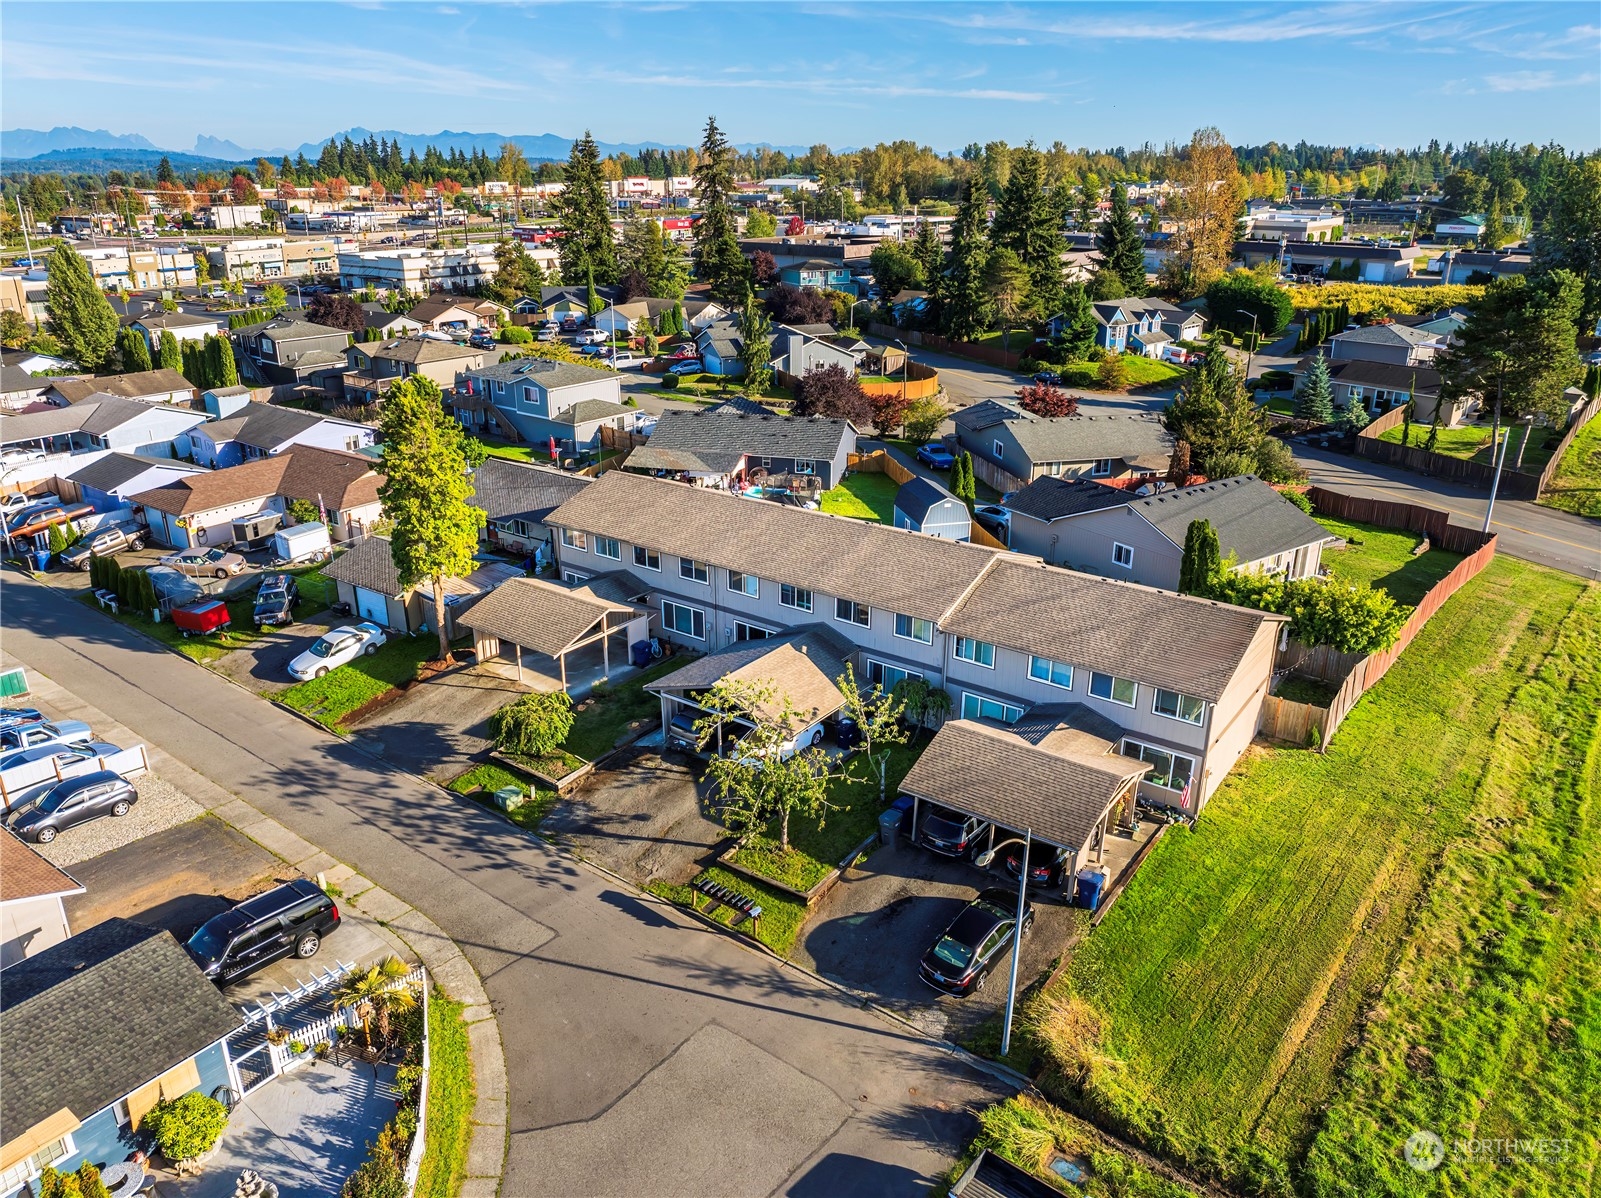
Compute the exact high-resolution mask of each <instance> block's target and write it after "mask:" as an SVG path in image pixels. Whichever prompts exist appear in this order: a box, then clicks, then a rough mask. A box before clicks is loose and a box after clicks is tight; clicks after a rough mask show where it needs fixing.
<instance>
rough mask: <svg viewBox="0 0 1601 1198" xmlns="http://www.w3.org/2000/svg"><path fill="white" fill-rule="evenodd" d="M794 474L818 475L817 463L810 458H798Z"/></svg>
mask: <svg viewBox="0 0 1601 1198" xmlns="http://www.w3.org/2000/svg"><path fill="white" fill-rule="evenodd" d="M794 472H795V473H796V474H816V473H817V463H816V462H814V461H813V460H812V459H810V458H796V459H795V470H794Z"/></svg>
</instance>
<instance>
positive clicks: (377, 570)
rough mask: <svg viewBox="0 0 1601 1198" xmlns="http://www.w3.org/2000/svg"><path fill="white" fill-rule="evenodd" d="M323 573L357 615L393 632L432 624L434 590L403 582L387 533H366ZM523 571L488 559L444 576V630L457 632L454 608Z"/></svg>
mask: <svg viewBox="0 0 1601 1198" xmlns="http://www.w3.org/2000/svg"><path fill="white" fill-rule="evenodd" d="M322 573H323V577H325V578H327V579H330V580H331V581H332V582H333V583H334V584H335V585H336V587H337V589H338V592H339V601H340V602H341V603H348V604H350V609H351V611H353V612H354V613H355V616H356V618H357V619H359V620H369V621H371V622H372V623H374V624H377V625H378V626H379V627H380V628H387V629H389V630H390V631H391V632H419V631H421V630H422V629H425V628H432V627H433V615H434V597H433V594H432V592H431V591H430V590H428V589H426V588H424V589H418V588H405V587H402V586H401V585H400V572H399V571H398V570H396V569H395V560H394V558H393V556H392V555H391V554H390V552H389V538H388V537H366V538H364V539H363V540H360V541H357V542H356V543H355V545H353V546H352V547H351V548H350V549H349V550H347V551H346V552H344V553H342V554H340V555H339V556H338V557H336V558H334V560H333V561H332V562H330V563H329V564H328V565H327V566H325V567H323V571H322ZM521 576H522V571H521V570H520V569H518V567H516V566H514V565H511V564H510V563H508V562H485V563H483V564H482V565H480V566H479V567H478V568H477V569H475V570H474V571H473V572H472V573H471V574H469V575H468V576H467V577H466V578H447V579H446V580H445V635H446V636H448V637H451V638H454V637H455V636H456V627H455V624H456V621H455V611H454V609H455V608H456V607H457V606H458V605H460V604H462V603H463V602H465V601H467V600H469V599H472V598H475V597H476V596H479V595H482V594H484V593H486V592H488V591H492V590H494V589H495V587H497V586H499V585H500V584H501V583H503V582H505V581H506V580H507V579H510V578H520V577H521Z"/></svg>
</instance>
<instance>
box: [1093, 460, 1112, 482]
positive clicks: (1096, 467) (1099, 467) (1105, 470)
mask: <svg viewBox="0 0 1601 1198" xmlns="http://www.w3.org/2000/svg"><path fill="white" fill-rule="evenodd" d="M1111 473H1112V459H1111V458H1096V459H1095V462H1094V464H1093V465H1092V466H1090V477H1091V478H1107V477H1108V476H1110V475H1111Z"/></svg>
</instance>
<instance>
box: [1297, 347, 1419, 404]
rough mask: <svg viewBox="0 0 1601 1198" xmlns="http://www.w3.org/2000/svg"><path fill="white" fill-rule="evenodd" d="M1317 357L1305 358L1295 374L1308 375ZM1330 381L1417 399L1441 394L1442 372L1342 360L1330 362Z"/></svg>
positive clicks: (1389, 363) (1351, 359)
mask: <svg viewBox="0 0 1601 1198" xmlns="http://www.w3.org/2000/svg"><path fill="white" fill-rule="evenodd" d="M1315 357H1316V355H1308V356H1307V357H1305V358H1302V359H1301V360H1300V361H1299V362H1297V363H1296V364H1295V372H1296V373H1297V374H1304V373H1306V371H1308V370H1310V369H1311V368H1312V362H1313V360H1314V359H1315ZM1329 378H1331V379H1333V380H1334V381H1336V382H1340V383H1346V384H1348V385H1355V386H1359V387H1385V388H1388V389H1389V390H1391V391H1407V392H1410V393H1412V394H1414V395H1424V396H1429V395H1438V394H1439V393H1440V372H1439V371H1438V370H1435V369H1434V368H1433V367H1430V366H1398V365H1396V364H1395V363H1393V362H1365V361H1361V360H1359V359H1355V358H1342V359H1340V360H1339V361H1330V362H1329ZM1414 383H1415V384H1416V387H1415V388H1414Z"/></svg>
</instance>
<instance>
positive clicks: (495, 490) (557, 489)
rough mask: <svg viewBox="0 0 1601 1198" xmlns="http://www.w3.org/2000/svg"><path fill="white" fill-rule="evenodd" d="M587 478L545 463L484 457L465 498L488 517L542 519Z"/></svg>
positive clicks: (588, 482) (492, 518)
mask: <svg viewBox="0 0 1601 1198" xmlns="http://www.w3.org/2000/svg"><path fill="white" fill-rule="evenodd" d="M590 481H591V480H590V479H587V478H585V477H583V476H582V475H577V474H567V473H565V472H564V471H561V470H551V469H550V468H549V467H546V466H535V465H532V464H529V463H526V462H514V461H511V460H510V459H509V458H485V459H484V462H483V465H481V466H479V467H478V469H477V470H475V471H473V490H474V492H476V493H475V494H474V495H473V497H472V499H471V500H470V501H469V502H471V503H472V505H473V506H474V507H477V508H482V509H483V511H484V512H485V513H486V514H487V515H488V517H489V518H490V519H491V520H527V521H529V522H530V523H533V524H540V523H543V522H544V519H545V517H546V516H548V515H550V513H551V512H553V511H555V510H556V509H557V508H558V507H560V506H561V505H562V504H563V503H565V502H566V501H567V500H568V499H570V498H572V497H573V496H574V495H576V494H577V493H578V492H579V491H582V490H583V489H584V488H585V487H587V486H588V485H589V484H590Z"/></svg>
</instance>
